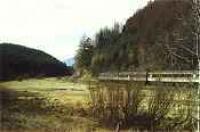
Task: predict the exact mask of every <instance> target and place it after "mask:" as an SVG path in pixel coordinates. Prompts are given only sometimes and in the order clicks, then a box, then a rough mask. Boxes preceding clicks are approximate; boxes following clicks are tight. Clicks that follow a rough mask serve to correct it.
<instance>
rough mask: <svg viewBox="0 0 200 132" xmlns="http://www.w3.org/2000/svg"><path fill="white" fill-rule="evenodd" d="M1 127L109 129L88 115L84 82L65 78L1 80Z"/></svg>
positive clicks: (10, 129)
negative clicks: (75, 81) (103, 127)
mask: <svg viewBox="0 0 200 132" xmlns="http://www.w3.org/2000/svg"><path fill="white" fill-rule="evenodd" d="M0 97H1V101H2V102H1V115H2V117H1V119H2V120H1V124H0V125H1V126H0V127H1V130H2V131H5V132H6V131H15V132H16V131H20V132H21V131H62V132H63V131H75V132H78V131H81V132H84V131H85V132H88V131H108V130H105V129H102V128H101V127H100V125H99V124H98V123H97V122H95V121H94V120H92V119H90V118H89V117H88V116H87V114H88V113H87V110H86V109H87V103H88V97H89V91H88V90H87V85H85V84H81V83H73V82H71V81H69V80H68V79H67V78H43V79H27V80H22V81H9V82H2V83H0Z"/></svg>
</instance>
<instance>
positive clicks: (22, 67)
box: [0, 43, 69, 80]
mask: <svg viewBox="0 0 200 132" xmlns="http://www.w3.org/2000/svg"><path fill="white" fill-rule="evenodd" d="M0 66H1V67H0V72H1V73H0V80H11V79H16V78H18V77H20V78H24V77H37V76H62V75H67V74H68V73H69V72H68V70H67V68H66V66H65V64H64V63H62V62H60V61H58V60H57V59H56V58H54V57H52V56H50V55H48V54H46V53H44V52H43V51H39V50H35V49H31V48H27V47H23V46H19V45H14V44H7V43H3V44H0Z"/></svg>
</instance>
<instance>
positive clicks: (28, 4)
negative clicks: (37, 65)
mask: <svg viewBox="0 0 200 132" xmlns="http://www.w3.org/2000/svg"><path fill="white" fill-rule="evenodd" d="M147 1H149V0H0V42H10V43H15V44H21V45H25V46H27V47H31V48H36V49H40V50H43V51H45V52H47V53H49V54H51V55H53V56H54V57H56V58H58V59H60V60H63V59H66V58H70V57H73V56H74V55H75V53H76V50H77V48H78V45H79V41H80V39H81V37H82V36H83V35H84V34H86V35H88V36H89V37H93V36H94V34H95V33H96V32H97V31H98V30H99V29H100V28H103V27H105V26H108V27H111V26H112V25H113V24H114V23H115V22H119V23H121V24H124V23H125V22H126V20H127V19H128V18H129V17H130V16H132V15H133V14H134V12H135V11H136V10H137V9H140V8H142V7H143V6H145V5H146V4H147Z"/></svg>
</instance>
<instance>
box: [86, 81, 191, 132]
mask: <svg viewBox="0 0 200 132" xmlns="http://www.w3.org/2000/svg"><path fill="white" fill-rule="evenodd" d="M183 86H184V85H177V86H174V85H172V86H171V85H167V84H157V85H144V84H137V83H133V82H112V81H110V82H108V81H107V82H99V83H95V85H90V88H89V89H90V95H91V103H90V106H91V107H90V108H91V109H90V111H91V114H92V115H93V116H94V118H96V119H97V120H99V121H100V122H101V123H102V124H104V125H105V126H107V127H111V128H113V129H114V128H115V127H117V126H119V125H120V128H121V129H125V130H126V129H130V128H133V129H134V130H140V131H144V130H149V131H158V130H159V131H174V130H177V131H180V130H187V131H191V130H193V129H194V128H193V124H194V122H193V117H192V115H193V108H194V105H193V103H194V102H193V100H192V99H193V98H192V96H194V95H195V93H194V89H193V88H191V87H188V86H184V87H183Z"/></svg>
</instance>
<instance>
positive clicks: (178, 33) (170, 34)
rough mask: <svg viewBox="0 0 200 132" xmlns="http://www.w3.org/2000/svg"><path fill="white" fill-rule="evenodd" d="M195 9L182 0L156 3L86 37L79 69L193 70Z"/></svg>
mask: <svg viewBox="0 0 200 132" xmlns="http://www.w3.org/2000/svg"><path fill="white" fill-rule="evenodd" d="M191 12H192V6H191V3H190V2H189V1H183V0H155V1H153V2H149V3H148V5H147V6H146V7H144V8H143V9H140V10H138V11H137V12H136V13H135V14H134V15H133V16H132V17H130V18H129V19H128V20H127V22H126V24H125V25H123V26H121V25H120V24H117V23H116V24H114V26H113V27H112V28H108V27H105V28H103V29H101V30H100V31H99V32H97V33H96V35H95V37H94V38H92V39H91V38H89V37H83V38H82V40H81V41H80V47H79V50H78V53H77V56H76V68H77V69H78V70H79V71H80V72H83V71H90V72H92V73H94V74H97V73H99V72H106V71H140V70H191V69H195V68H196V65H197V58H196V57H195V56H194V55H193V54H191V52H195V45H194V42H193V40H194V36H193V34H192V31H193V27H194V26H193V22H192V19H191V18H192V13H191Z"/></svg>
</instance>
